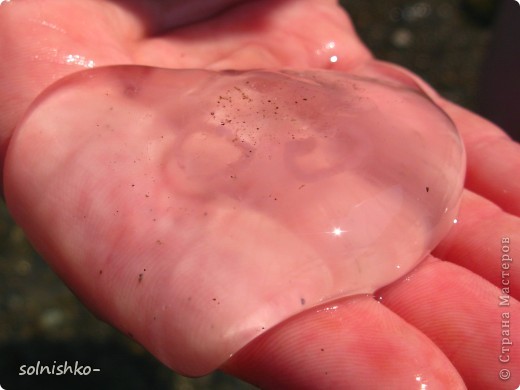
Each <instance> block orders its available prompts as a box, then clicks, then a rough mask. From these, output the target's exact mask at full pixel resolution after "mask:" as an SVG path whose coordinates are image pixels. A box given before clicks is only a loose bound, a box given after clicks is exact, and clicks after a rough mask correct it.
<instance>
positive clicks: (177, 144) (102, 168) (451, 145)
mask: <svg viewBox="0 0 520 390" xmlns="http://www.w3.org/2000/svg"><path fill="white" fill-rule="evenodd" d="M22 160H23V161H24V163H23V164H18V165H17V164H16V162H17V161H22ZM464 161H465V160H464V151H463V147H462V144H461V141H460V139H459V137H458V134H457V132H456V130H455V128H454V127H453V125H452V123H451V122H450V120H449V119H448V118H447V117H446V116H445V115H444V113H443V112H442V111H440V110H439V109H438V108H437V107H436V106H435V105H434V104H432V102H431V101H430V100H429V99H428V98H426V97H425V96H424V95H423V94H422V93H421V92H420V91H418V90H414V89H411V88H410V87H409V86H408V87H407V86H404V85H398V84H395V85H394V84H390V83H388V82H386V83H378V82H376V81H373V80H368V79H362V78H359V77H355V76H351V75H348V74H344V73H335V72H326V71H313V72H311V71H309V72H298V71H283V72H271V71H249V72H234V71H229V72H222V73H215V72H209V71H201V70H182V71H181V70H176V71H173V70H158V69H151V68H139V67H116V68H105V69H98V70H93V71H85V72H82V73H80V74H78V75H76V76H74V77H71V78H68V79H66V80H65V81H62V82H61V83H60V84H58V85H55V86H54V87H52V88H51V89H50V90H49V91H48V92H47V93H46V94H44V95H43V96H42V97H40V99H39V100H38V101H37V103H36V104H35V105H34V106H33V108H32V111H31V112H30V113H29V114H28V116H27V118H26V120H25V121H24V123H23V124H22V125H21V126H20V128H19V129H18V130H17V132H16V133H15V136H14V137H13V140H12V142H11V145H10V150H9V154H8V159H7V164H8V167H9V169H7V171H8V172H9V173H8V174H7V175H6V194H7V201H8V203H9V204H10V207H11V209H12V211H13V214H14V215H15V217H16V218H17V220H18V221H19V223H21V224H22V225H23V226H24V227H25V229H26V230H27V231H28V235H29V237H30V238H31V239H32V240H33V242H34V243H35V245H36V246H37V247H38V248H39V250H40V251H41V252H42V253H43V254H44V255H46V257H47V258H49V261H50V262H51V263H52V265H53V266H54V268H55V269H57V270H58V272H59V273H60V274H61V275H62V277H63V278H65V279H66V280H67V281H68V282H69V284H70V285H71V286H73V287H74V288H75V289H76V292H77V293H78V295H79V296H81V297H82V298H83V299H84V300H85V301H86V303H87V304H88V305H89V306H90V307H92V308H93V309H94V310H95V311H96V312H98V313H100V314H101V315H102V316H103V317H104V318H107V319H108V320H109V321H110V322H112V323H113V324H115V325H116V326H118V327H120V328H121V329H122V330H123V331H124V332H126V333H129V334H132V335H133V337H135V338H136V339H138V340H139V341H140V342H141V343H142V344H144V345H145V346H146V347H147V348H149V349H150V350H151V351H152V352H153V353H154V354H156V355H157V356H158V357H159V358H160V359H161V360H163V361H164V362H165V363H166V364H168V365H169V366H170V367H172V368H173V369H175V370H177V371H180V372H183V373H186V374H191V375H198V374H203V373H206V372H208V371H210V370H212V369H215V368H216V367H218V366H219V365H220V364H222V363H223V362H224V361H225V360H226V359H227V358H228V357H229V356H230V354H232V353H234V352H236V351H237V350H238V349H240V348H241V347H243V346H244V345H245V344H246V343H248V342H249V341H251V340H252V339H253V338H254V337H256V336H257V335H259V334H261V333H262V332H264V331H266V330H268V329H269V328H270V327H272V326H274V325H276V324H278V323H280V322H281V321H283V320H284V319H286V318H288V317H290V316H292V315H294V314H296V313H298V312H300V311H302V310H305V309H308V308H310V307H312V306H313V305H317V304H319V303H322V302H324V301H327V300H331V299H334V298H337V297H339V296H346V295H351V294H358V293H371V292H373V291H374V290H375V289H377V288H379V287H382V286H384V285H386V284H388V283H390V282H392V281H394V280H396V279H397V278H399V277H401V276H403V275H404V274H406V273H407V272H408V271H410V270H411V269H412V268H413V267H414V266H416V265H417V263H418V262H419V261H421V259H422V258H423V257H424V256H425V255H426V254H427V253H428V252H429V251H430V250H431V249H432V248H433V247H434V246H435V245H436V244H437V243H438V242H439V241H440V240H441V238H442V237H443V236H444V235H445V234H446V233H447V231H448V229H449V228H450V226H451V225H452V221H453V219H454V217H455V215H456V211H457V210H456V209H457V205H458V202H459V197H460V194H461V189H462V184H463V175H464V164H465V162H464ZM24 167H30V168H24ZM28 186H29V188H30V189H31V191H28V190H27V187H28ZM15 200H16V201H15ZM35 221H40V222H35Z"/></svg>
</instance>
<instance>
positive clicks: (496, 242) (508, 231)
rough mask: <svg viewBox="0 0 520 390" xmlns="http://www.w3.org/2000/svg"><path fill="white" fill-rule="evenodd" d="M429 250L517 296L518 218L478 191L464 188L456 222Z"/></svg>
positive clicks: (519, 276)
mask: <svg viewBox="0 0 520 390" xmlns="http://www.w3.org/2000/svg"><path fill="white" fill-rule="evenodd" d="M433 254H434V255H435V256H437V257H439V258H441V259H443V260H448V261H451V262H453V263H455V264H458V265H460V266H462V267H464V268H467V269H469V270H471V271H472V272H474V273H476V274H478V275H480V276H482V277H483V278H485V279H487V280H488V281H490V282H491V283H493V284H494V285H495V286H497V287H499V288H503V287H507V288H508V289H509V290H510V291H509V293H510V295H512V296H514V297H516V298H518V297H520V263H518V260H520V219H519V218H518V217H516V216H514V215H511V214H508V213H505V212H504V211H502V210H501V209H500V208H499V207H498V206H497V205H495V204H494V203H492V202H491V201H489V200H487V199H485V198H483V197H481V196H479V195H476V194H474V193H472V192H470V191H465V192H464V195H463V198H462V204H461V208H460V211H459V216H458V218H457V223H456V224H454V225H453V227H452V229H451V230H450V232H449V234H448V235H447V236H446V237H445V238H444V239H443V241H442V242H441V243H440V244H439V245H438V246H437V248H435V250H434V251H433ZM506 276H507V280H508V281H507V282H506V283H508V284H507V285H503V283H504V277H506Z"/></svg>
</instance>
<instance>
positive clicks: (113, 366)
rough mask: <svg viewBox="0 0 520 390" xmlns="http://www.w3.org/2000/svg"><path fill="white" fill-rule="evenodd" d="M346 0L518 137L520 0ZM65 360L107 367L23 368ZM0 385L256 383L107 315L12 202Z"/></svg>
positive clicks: (379, 48)
mask: <svg viewBox="0 0 520 390" xmlns="http://www.w3.org/2000/svg"><path fill="white" fill-rule="evenodd" d="M342 4H343V6H344V7H345V8H346V9H347V10H348V12H349V13H350V15H351V17H352V19H353V22H354V24H355V26H356V28H357V30H358V32H359V34H360V35H361V36H362V38H363V40H364V42H365V43H366V44H367V45H368V46H369V47H370V48H371V49H372V50H373V52H374V53H375V55H376V56H377V57H378V58H380V59H384V60H387V61H392V62H395V63H398V64H400V65H403V66H405V67H407V68H409V69H411V70H412V71H414V72H416V73H417V74H419V75H420V76H421V77H423V78H424V79H425V80H426V81H427V82H429V83H430V84H431V85H433V86H434V87H435V88H436V89H437V90H438V91H439V92H440V93H441V94H442V95H443V96H445V97H446V98H448V99H450V100H452V101H454V102H456V103H458V104H460V105H462V106H464V107H467V108H469V109H472V110H477V111H479V112H481V113H483V114H485V115H487V116H488V117H489V118H490V119H492V120H493V121H495V122H496V123H499V124H501V125H502V126H504V127H506V128H507V129H508V131H509V132H510V133H511V134H512V135H514V136H516V137H518V126H519V124H520V120H519V117H518V111H519V110H516V112H515V110H514V109H513V106H512V104H513V103H514V102H515V96H516V95H517V94H518V92H517V91H519V90H520V86H519V77H514V75H513V71H514V69H516V70H518V69H520V64H519V63H518V56H519V52H520V51H519V50H518V44H517V42H515V41H514V39H518V38H519V37H520V34H519V32H518V26H520V5H518V4H516V3H515V2H514V1H513V0H510V1H509V0H504V1H496V0H458V1H457V0H455V1H454V0H449V1H448V0H423V1H405V0H384V1H377V2H376V1H370V2H369V1H366V0H345V1H343V2H342ZM515 24H516V26H515ZM515 29H516V31H514V30H515ZM515 44H516V47H515ZM515 49H516V51H515ZM516 102H520V99H516ZM515 116H516V117H515ZM515 126H516V128H515ZM517 139H518V138H517ZM65 360H66V361H68V362H69V363H73V362H74V361H79V362H80V364H83V365H86V364H88V365H90V366H92V367H97V368H100V369H101V372H100V373H98V374H92V375H90V376H88V377H77V376H76V377H75V376H71V375H67V376H63V377H56V376H48V375H45V376H39V377H28V376H22V377H20V376H18V370H19V367H20V365H22V364H29V365H30V364H36V362H37V361H41V362H42V363H45V364H52V363H53V362H54V361H56V362H57V364H60V363H62V362H63V361H65ZM0 385H1V386H3V387H4V388H5V389H7V390H18V389H61V388H74V389H86V388H89V389H91V388H96V389H125V390H131V389H159V390H162V389H164V390H172V389H177V390H179V389H182V390H191V389H253V387H252V386H250V385H247V384H245V383H243V382H240V381H239V380H236V379H234V378H230V377H228V376H226V375H224V374H221V373H216V374H213V375H210V376H207V377H203V378H197V379H190V378H185V377H182V376H178V375H175V374H174V373H172V372H171V371H169V370H168V369H167V368H166V367H164V366H163V365H162V364H160V363H159V362H157V361H156V360H155V359H154V358H153V357H152V356H151V355H150V354H148V353H147V352H146V351H145V350H144V349H143V348H142V347H140V346H139V345H137V344H136V343H134V342H133V341H131V340H129V339H127V338H126V337H125V336H122V335H121V334H119V333H118V332H117V331H115V330H113V329H112V328H111V327H109V326H108V325H106V324H104V323H102V322H100V321H98V320H97V319H96V318H95V317H94V316H93V315H91V314H90V313H89V312H88V311H87V310H86V309H85V308H84V307H83V306H82V305H81V303H79V302H78V300H77V299H76V298H75V297H74V295H73V294H72V293H71V292H70V291H69V290H68V288H67V287H66V286H65V285H64V284H63V283H62V282H61V281H60V280H59V279H58V278H57V277H56V276H55V275H54V274H53V273H52V271H51V270H50V269H49V267H48V266H47V265H46V264H45V263H44V262H43V261H42V259H41V258H40V257H39V256H38V255H37V254H36V253H35V252H34V251H33V250H32V249H31V246H30V245H29V244H28V243H27V241H26V239H25V237H24V234H23V232H22V231H21V229H20V228H18V227H17V226H16V225H15V224H14V223H13V222H12V220H11V218H10V216H9V214H8V212H7V210H6V209H5V206H4V205H3V204H2V205H1V206H0Z"/></svg>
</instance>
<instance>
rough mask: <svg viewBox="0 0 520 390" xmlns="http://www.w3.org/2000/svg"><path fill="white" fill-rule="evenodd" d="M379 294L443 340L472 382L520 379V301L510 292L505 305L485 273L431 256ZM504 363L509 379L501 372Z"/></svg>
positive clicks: (484, 384)
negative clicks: (519, 336) (519, 337)
mask: <svg viewBox="0 0 520 390" xmlns="http://www.w3.org/2000/svg"><path fill="white" fill-rule="evenodd" d="M497 272H500V270H497ZM379 295H380V296H381V299H382V302H383V304H384V305H385V306H387V307H388V308H389V309H391V310H392V311H394V312H395V313H396V314H397V315H399V316H401V317H402V318H403V319H404V320H405V321H407V322H408V323H410V324H411V325H413V326H415V327H416V328H417V329H420V330H421V331H422V332H423V333H424V334H425V335H426V336H428V337H429V338H430V339H431V340H432V341H433V342H434V343H435V344H436V345H437V346H439V348H440V349H441V350H442V351H443V352H444V353H445V354H446V356H448V357H449V358H450V360H451V362H452V363H453V365H454V366H455V367H456V368H457V370H458V371H459V373H460V374H461V375H462V378H463V379H464V381H465V383H466V385H467V386H468V388H471V389H512V388H514V386H515V385H516V384H518V383H519V382H520V364H519V363H520V348H518V347H516V346H515V345H510V344H509V343H510V342H511V340H513V339H514V335H515V334H516V335H517V334H519V333H520V322H518V321H515V320H514V319H515V318H519V317H520V304H519V303H518V301H517V300H515V299H514V298H513V297H509V298H507V299H506V298H504V299H505V300H506V301H507V305H506V304H502V305H501V302H503V301H502V300H501V299H500V298H499V297H500V296H501V295H502V292H501V291H500V290H499V289H497V288H496V287H494V286H492V285H491V284H489V283H487V282H486V281H484V280H483V279H482V278H480V277H479V276H477V275H475V274H473V273H471V272H470V271H468V270H465V269H464V268H461V267H459V266H457V265H454V264H450V263H448V262H441V261H433V262H427V263H424V264H423V265H422V266H420V267H419V268H417V269H416V270H415V271H414V272H413V273H412V274H411V275H409V276H408V277H407V278H405V279H404V280H401V281H400V282H397V283H394V284H393V285H391V286H389V287H386V288H384V289H383V290H382V291H381V292H380V294H379ZM501 360H502V362H501ZM506 361H507V362H506ZM504 369H505V370H509V373H510V374H511V378H510V380H509V381H503V380H501V379H500V378H499V375H500V372H501V370H504Z"/></svg>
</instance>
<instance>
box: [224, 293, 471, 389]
mask: <svg viewBox="0 0 520 390" xmlns="http://www.w3.org/2000/svg"><path fill="white" fill-rule="evenodd" d="M223 368H224V370H225V371H227V372H229V373H231V374H233V375H236V376H239V377H241V378H243V379H244V380H246V381H248V382H250V383H253V384H255V385H257V386H259V387H261V388H265V389H374V388H381V386H383V387H384V388H388V389H420V388H425V387H428V388H446V389H448V388H449V389H459V388H464V384H463V382H462V381H461V378H460V377H459V375H458V374H457V372H456V371H455V370H454V369H453V366H452V365H451V363H450V362H449V360H448V359H447V358H446V357H445V356H444V355H443V354H442V353H441V352H440V351H439V350H438V348H437V347H436V346H435V345H434V344H433V343H432V342H431V341H430V340H429V339H428V338H426V337H424V336H423V335H422V334H421V333H420V332H418V331H417V330H416V329H415V328H413V327H411V326H409V325H408V324H407V323H406V322H404V321H402V320H401V319H400V318H399V317H397V316H396V315H395V314H394V313H392V312H390V311H389V310H388V309H386V308H385V307H384V306H383V305H381V304H380V303H379V302H376V301H375V300H373V298H371V297H366V296H358V297H353V298H352V297H351V298H347V299H341V300H339V301H336V302H333V303H330V304H327V305H324V306H321V307H319V308H315V309H312V310H309V311H306V312H304V313H301V314H300V315H298V316H296V317H293V318H291V319H289V320H288V321H286V322H284V323H282V324H280V325H279V326H277V327H276V328H274V329H272V330H271V331H269V332H268V333H266V334H264V335H262V336H261V337H259V338H258V339H256V340H254V341H253V342H252V343H251V344H249V345H248V346H247V347H245V348H244V349H243V350H241V351H240V352H238V353H237V354H236V355H235V356H233V357H232V358H231V360H230V361H228V362H227V363H226V365H225V366H224V367H223ZM382 384H384V385H382ZM421 386H423V387H421Z"/></svg>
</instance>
